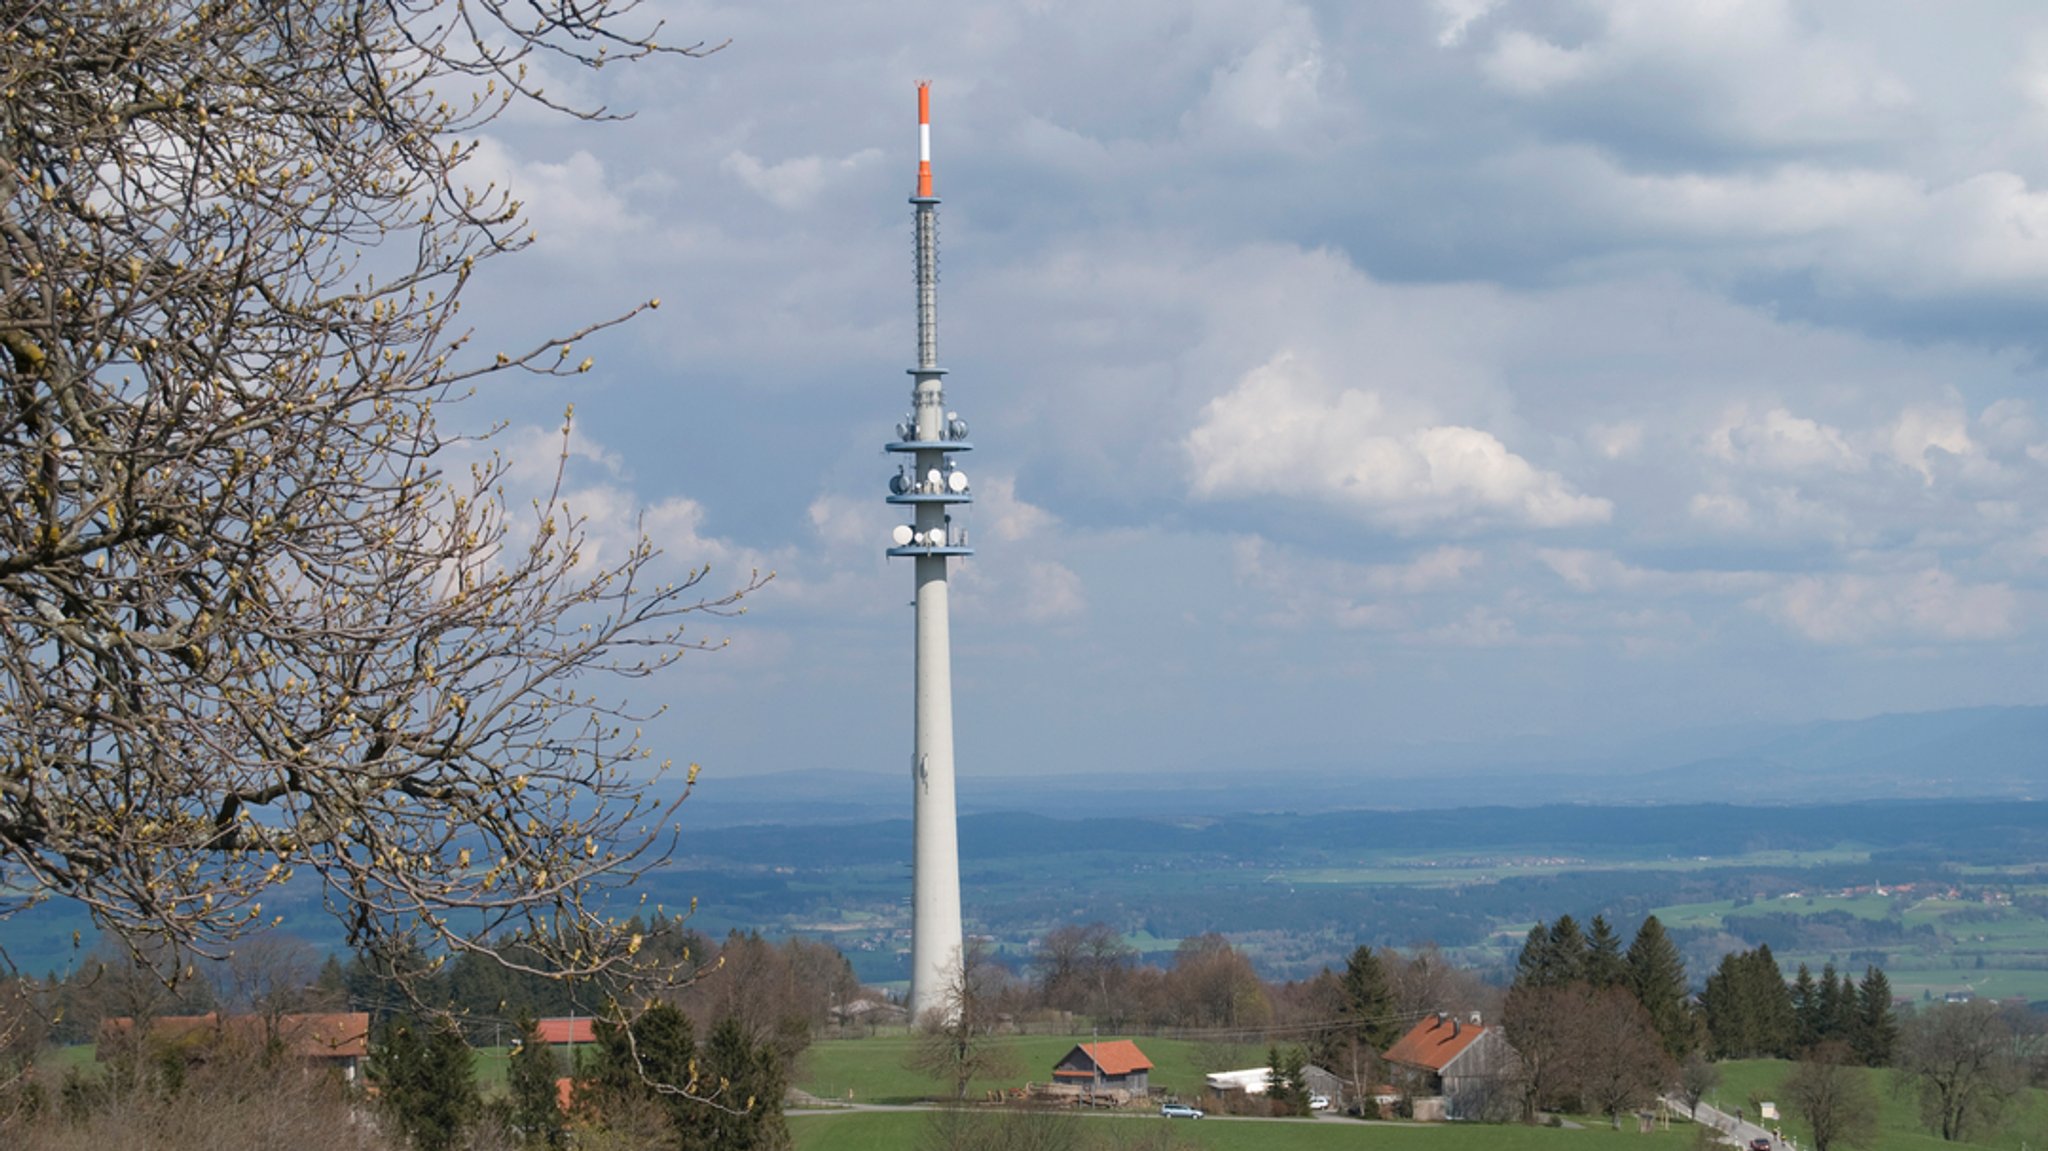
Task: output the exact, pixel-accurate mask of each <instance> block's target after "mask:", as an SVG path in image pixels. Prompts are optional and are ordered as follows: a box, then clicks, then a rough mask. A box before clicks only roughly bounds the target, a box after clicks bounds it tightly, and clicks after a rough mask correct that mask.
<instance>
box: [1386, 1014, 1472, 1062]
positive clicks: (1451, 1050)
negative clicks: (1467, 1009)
mask: <svg viewBox="0 0 2048 1151" xmlns="http://www.w3.org/2000/svg"><path fill="white" fill-rule="evenodd" d="M1485 1033H1486V1028H1485V1026H1484V1025H1482V1024H1478V1023H1471V1022H1461V1021H1459V1020H1456V1019H1450V1018H1446V1017H1444V1016H1441V1015H1432V1016H1430V1017H1429V1018H1427V1019H1424V1020H1423V1021H1422V1022H1420V1023H1417V1024H1416V1025H1415V1026H1414V1028H1413V1029H1411V1030H1410V1031H1409V1032H1408V1034H1406V1035H1403V1036H1402V1037H1401V1038H1400V1039H1399V1040H1398V1041H1396V1042H1395V1044H1394V1045H1393V1046H1392V1047H1389V1048H1387V1053H1386V1055H1385V1056H1384V1057H1383V1058H1385V1059H1386V1061H1387V1062H1389V1063H1400V1064H1403V1065H1405V1066H1408V1067H1425V1068H1428V1069H1429V1070H1431V1071H1436V1072H1441V1071H1442V1070H1443V1069H1444V1068H1445V1067H1448V1066H1450V1063H1451V1060H1453V1059H1456V1058H1457V1057H1458V1056H1459V1054H1461V1053H1462V1052H1463V1051H1464V1050H1465V1049H1466V1048H1467V1047H1470V1046H1472V1044H1474V1043H1476V1042H1478V1040H1479V1037H1480V1036H1481V1035H1484V1034H1485Z"/></svg>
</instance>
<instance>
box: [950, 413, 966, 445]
mask: <svg viewBox="0 0 2048 1151" xmlns="http://www.w3.org/2000/svg"><path fill="white" fill-rule="evenodd" d="M946 431H947V433H948V434H949V435H951V436H952V437H953V438H954V439H956V440H964V439H966V438H967V421H966V420H963V419H961V418H960V417H959V416H957V415H954V416H948V417H946Z"/></svg>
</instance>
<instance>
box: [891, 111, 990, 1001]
mask: <svg viewBox="0 0 2048 1151" xmlns="http://www.w3.org/2000/svg"><path fill="white" fill-rule="evenodd" d="M917 132H918V148H917V193H916V195H913V196H912V197H911V198H910V203H911V209H912V213H913V220H914V222H915V225H916V232H915V235H916V238H917V239H916V275H917V366H916V367H914V368H912V369H910V377H911V388H910V413H909V414H908V415H906V416H905V417H904V418H903V422H901V423H899V424H897V425H896V439H895V440H894V441H892V442H891V443H889V444H886V445H884V446H885V448H886V449H887V450H888V451H889V452H891V453H895V454H898V455H904V456H908V457H910V458H909V461H908V463H907V464H899V465H898V466H897V469H896V474H895V475H894V476H892V477H891V478H890V480H889V503H891V504H894V505H898V506H903V507H907V508H909V509H910V513H911V522H910V523H907V524H898V525H897V526H896V529H895V531H894V533H893V537H892V542H893V543H894V545H895V546H893V547H891V548H890V549H889V554H890V555H891V556H909V557H911V558H912V559H913V560H914V562H915V564H916V569H917V570H916V584H917V601H916V604H917V673H916V674H917V679H916V689H915V695H916V711H915V716H916V718H915V738H914V741H913V743H914V746H913V749H912V752H911V791H912V795H913V798H914V806H913V812H914V830H913V835H914V836H915V840H916V846H915V851H914V853H913V855H912V860H911V933H910V940H911V941H910V1012H911V1018H912V1019H913V1020H916V1019H921V1018H923V1017H924V1016H925V1015H926V1013H928V1012H932V1011H939V1012H942V1013H945V1014H947V1015H951V1014H953V1013H955V1012H957V1011H958V1010H959V998H958V996H957V994H955V989H956V988H958V987H959V985H960V981H961V971H960V955H961V946H962V943H963V941H964V936H963V934H962V931H961V922H960V836H959V826H958V804H957V803H956V802H955V800H954V787H953V666H952V659H953V656H952V641H951V638H950V635H949V628H950V626H951V625H950V623H949V619H948V613H947V594H946V593H947V584H946V561H947V560H948V559H950V558H951V557H953V556H969V555H973V554H974V552H973V550H972V549H970V548H969V547H968V546H967V532H966V529H965V528H956V527H955V526H954V524H953V515H952V509H953V507H954V506H955V505H959V506H961V507H965V506H966V505H968V504H971V503H973V502H974V497H973V496H972V495H971V494H969V491H968V485H967V474H966V473H965V472H963V471H960V470H959V469H958V468H957V467H955V466H954V463H953V459H952V457H953V454H954V453H957V452H965V451H970V450H972V448H973V447H974V445H973V444H970V443H968V442H967V423H966V421H964V420H962V419H961V418H960V416H959V413H957V412H952V411H948V410H947V408H946V392H945V386H944V383H943V381H944V379H945V375H946V373H945V370H944V369H943V368H940V367H939V302H938V298H939V213H938V208H939V199H938V197H937V196H934V195H933V194H932V122H931V85H930V84H928V83H924V84H919V85H918V86H917Z"/></svg>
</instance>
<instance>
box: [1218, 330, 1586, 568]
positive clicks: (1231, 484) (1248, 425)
mask: <svg viewBox="0 0 2048 1151" xmlns="http://www.w3.org/2000/svg"><path fill="white" fill-rule="evenodd" d="M1186 449H1187V453H1188V457H1189V460H1190V462H1191V464H1192V470H1193V475H1192V481H1193V482H1192V486H1193V490H1194V492H1195V494H1196V495H1198V496H1202V497H1204V498H1210V499H1215V498H1247V497H1255V496H1274V495H1283V496H1290V497H1297V498H1309V499H1316V500H1320V501H1323V502H1326V503H1329V504H1333V505H1335V506H1338V507H1342V508H1346V509H1348V510H1351V511H1354V512H1357V513H1359V514H1361V515H1363V516H1365V517H1367V518H1369V519H1373V520H1377V521H1381V522H1385V523H1388V524H1391V525H1394V526H1396V527H1400V528H1403V529H1406V530H1416V529H1420V528H1422V527H1424V526H1432V525H1434V526H1443V525H1455V524H1457V523H1459V522H1461V521H1462V522H1472V521H1501V522H1506V523H1511V524H1515V525H1518V526H1525V527H1536V528H1557V527H1570V526H1575V525H1582V524H1594V523H1605V522H1606V521H1607V520H1608V519H1609V518H1610V517H1611V516H1612V514H1613V505H1612V503H1610V502H1609V501H1607V500H1605V499H1600V498H1598V497H1593V496H1586V495H1582V494H1580V493H1578V492H1576V491H1574V490H1573V489H1572V487H1571V485H1570V484H1568V483H1567V482H1566V481H1565V480H1564V478H1563V477H1562V476H1560V475H1558V474H1557V473H1555V472H1548V471H1543V470H1541V469H1538V468H1536V467H1534V466H1533V465H1531V464H1530V463H1529V462H1528V461H1527V460H1525V459H1523V458H1522V457H1521V456H1518V455H1516V454H1514V453H1513V452H1511V451H1509V450H1508V449H1507V446H1506V445H1504V444H1503V443H1501V441H1500V440H1499V439H1497V438H1496V437H1495V436H1493V435H1492V434H1491V433H1489V432H1486V431H1483V430H1481V429H1478V428H1472V427H1465V426H1460V425H1455V424H1439V425H1426V426H1406V427H1403V426H1400V425H1399V423H1398V422H1397V421H1396V420H1394V419H1391V418H1390V417H1389V414H1388V412H1387V411H1386V407H1385V405H1384V404H1383V402H1382V401H1381V399H1380V397H1379V396H1378V395H1376V394H1374V393H1372V392H1369V391H1364V390H1360V389H1356V388H1343V389H1330V388H1327V387H1324V386H1323V385H1322V384H1321V383H1320V381H1319V380H1317V379H1316V378H1315V374H1314V373H1313V372H1311V371H1309V370H1307V369H1306V367H1305V366H1304V365H1302V364H1300V363H1299V362H1297V361H1296V360H1295V359H1294V358H1293V357H1292V356H1290V355H1286V354H1282V355H1280V356H1277V357H1275V358H1274V359H1273V360H1271V361H1269V362H1268V363H1266V364H1264V365H1262V366H1261V367H1259V368H1256V369H1254V370H1252V371H1251V372H1248V373H1246V374H1245V376H1244V377H1243V378H1242V379H1241V380H1239V381H1238V383H1237V386H1236V387H1234V388H1232V389H1231V390H1230V391H1229V392H1227V393H1225V394H1224V395H1221V396H1219V397H1217V398H1216V399H1214V400H1212V401H1210V403H1209V404H1208V406H1207V407H1206V408H1205V409H1204V410H1203V412H1202V415H1201V418H1200V420H1199V422H1198V423H1197V425H1196V427H1195V429H1194V430H1193V431H1192V432H1190V433H1189V434H1188V437H1187V441H1186Z"/></svg>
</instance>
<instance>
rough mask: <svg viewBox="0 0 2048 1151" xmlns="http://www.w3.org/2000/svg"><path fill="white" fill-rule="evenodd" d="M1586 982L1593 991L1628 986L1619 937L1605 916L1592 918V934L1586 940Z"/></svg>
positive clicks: (1625, 965) (1626, 967)
mask: <svg viewBox="0 0 2048 1151" xmlns="http://www.w3.org/2000/svg"><path fill="white" fill-rule="evenodd" d="M1586 982H1587V983H1589V984H1591V985H1592V987H1593V989H1594V990H1595V991H1604V990H1606V989H1607V988H1609V987H1624V986H1627V984H1628V964H1627V963H1626V962H1624V961H1623V960H1622V958H1621V937H1620V936H1618V935H1616V934H1615V933H1614V928H1613V927H1612V926H1611V925H1609V924H1608V922H1607V917H1606V916H1605V915H1596V916H1594V917H1593V929H1592V933H1591V934H1590V935H1589V936H1588V937H1587V939H1586Z"/></svg>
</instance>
